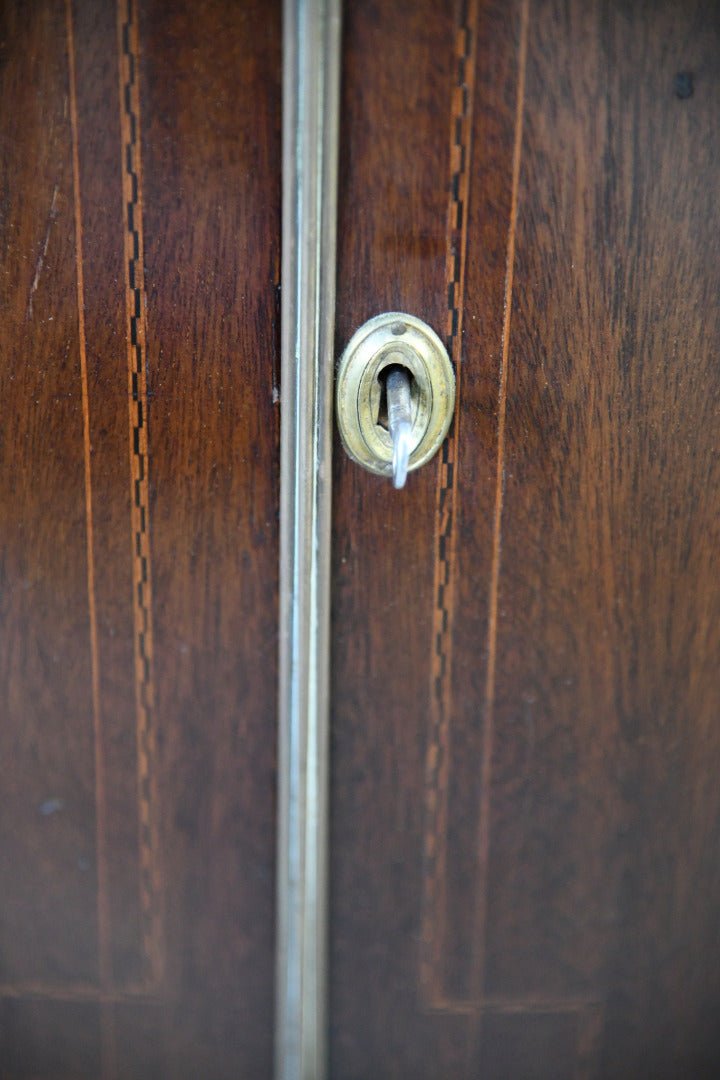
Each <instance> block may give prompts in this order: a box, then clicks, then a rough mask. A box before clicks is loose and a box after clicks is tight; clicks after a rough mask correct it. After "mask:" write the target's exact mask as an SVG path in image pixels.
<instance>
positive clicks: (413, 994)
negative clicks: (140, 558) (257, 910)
mask: <svg viewBox="0 0 720 1080" xmlns="http://www.w3.org/2000/svg"><path fill="white" fill-rule="evenodd" d="M391 9H392V10H391ZM395 18H398V19H401V18H404V19H406V20H407V26H408V27H412V32H408V33H407V35H406V38H405V41H406V42H407V41H410V42H412V44H411V45H407V44H406V48H407V49H412V54H411V55H412V61H409V60H408V62H407V64H406V65H404V67H403V73H402V76H401V77H400V79H399V80H398V82H397V83H396V84H395V85H393V86H392V87H388V85H387V84H386V82H385V73H386V72H387V71H388V70H389V69H390V66H391V62H390V60H389V58H388V55H387V54H386V52H385V50H386V49H387V50H388V52H390V51H391V50H392V43H393V42H395V41H396V40H397V38H398V35H399V33H400V30H399V27H398V24H396V23H395V21H394V20H395ZM414 18H416V15H414V14H413V13H411V12H409V11H407V10H404V9H402V5H391V6H383V7H382V9H380V8H375V7H373V8H372V12H371V13H369V12H368V10H367V6H366V5H363V4H357V5H351V6H350V11H349V16H348V25H349V29H348V30H347V34H346V90H345V94H346V97H345V102H346V104H345V115H346V117H347V120H346V123H347V124H349V123H350V122H351V120H352V122H353V123H354V124H355V125H356V126H357V124H358V121H357V114H358V113H360V125H359V126H360V131H361V134H362V135H363V136H364V132H365V130H366V129H367V128H370V129H371V130H372V131H373V133H374V138H370V137H363V138H362V139H361V141H360V142H359V143H358V142H357V141H356V140H353V143H352V150H351V151H350V152H349V154H348V156H347V157H346V158H345V171H344V174H343V187H342V203H341V206H342V209H341V229H340V235H341V238H342V239H341V253H340V263H339V265H340V278H339V282H338V303H339V311H338V328H339V335H340V338H341V340H340V341H339V345H340V346H341V345H343V344H344V342H345V340H346V338H347V336H349V334H350V332H352V330H353V329H354V328H355V326H356V325H357V324H358V323H359V322H361V321H362V319H364V318H365V317H367V315H370V314H375V313H376V312H377V311H380V310H383V308H384V307H385V308H387V307H389V306H393V305H395V304H398V303H401V302H402V303H407V304H408V305H410V306H408V308H407V310H409V311H411V312H413V313H414V314H420V315H422V316H424V317H425V318H427V319H428V320H429V321H430V322H431V323H432V324H433V325H434V326H435V327H436V329H438V330H439V331H441V332H442V331H443V329H444V325H445V322H444V312H443V310H442V308H440V307H439V306H438V298H439V291H436V290H439V289H440V288H441V287H442V286H443V284H444V282H443V280H442V275H441V266H440V253H439V250H438V249H439V246H440V244H441V242H442V241H443V240H444V238H445V236H446V229H445V221H444V220H443V217H444V206H443V203H442V202H441V201H440V199H439V198H438V201H437V203H436V204H435V210H434V212H433V213H431V212H430V208H429V206H428V201H429V198H430V195H431V193H432V194H434V195H438V193H439V189H442V190H443V192H444V194H445V205H447V199H448V190H450V201H451V203H452V197H453V193H452V180H453V164H452V154H453V146H454V139H455V135H454V134H453V135H451V134H450V132H449V130H448V124H447V119H448V117H449V116H452V111H453V100H452V94H453V89H454V79H455V70H454V55H456V53H457V50H456V41H455V35H456V34H457V33H458V32H464V31H463V27H467V26H468V23H469V21H470V23H472V20H473V5H472V4H462V5H459V6H458V8H457V10H456V11H455V13H454V16H453V14H452V12H450V11H447V12H445V13H443V14H438V13H434V14H432V15H429V14H428V13H427V12H426V13H425V15H424V18H423V19H422V25H421V26H420V27H416V26H415V23H414V21H413V20H414ZM433 19H437V20H438V24H439V25H436V24H435V23H434V22H433ZM473 25H474V33H475V34H476V35H477V41H476V45H475V54H476V57H477V60H476V63H477V68H476V73H475V103H474V121H473V128H472V130H473V141H472V146H471V154H472V158H471V160H472V164H471V177H470V190H469V197H468V206H467V213H468V215H469V218H468V235H467V249H466V252H465V290H464V296H463V298H462V311H461V319H462V327H461V331H462V339H463V347H462V353H461V356H460V365H461V371H460V385H461V388H460V395H459V403H458V413H457V421H456V431H455V433H454V437H455V440H456V454H457V457H456V461H457V471H456V475H455V476H454V478H453V483H454V507H455V516H454V520H453V522H452V529H453V531H454V554H453V556H452V559H451V562H450V565H449V566H448V568H447V571H444V574H445V576H446V577H447V584H449V585H450V587H451V589H452V596H453V602H452V604H451V605H447V602H446V600H445V599H444V603H445V609H446V610H445V611H444V613H443V614H444V619H443V621H442V622H441V626H443V627H444V628H445V629H444V630H443V633H444V641H449V648H448V649H447V650H446V653H445V657H446V666H445V670H444V673H443V687H442V700H441V701H440V703H439V704H438V702H437V701H436V700H434V698H435V695H436V693H437V690H436V682H435V681H433V680H431V681H430V684H429V683H428V670H430V671H431V672H434V669H433V653H434V651H435V648H436V634H435V632H434V630H435V627H434V624H433V623H432V621H431V620H432V618H433V601H434V600H435V601H436V600H437V594H436V596H435V597H433V595H432V593H431V592H430V583H431V581H432V575H433V568H432V564H433V561H435V563H436V565H437V560H439V559H441V560H443V561H444V562H446V563H447V561H448V560H447V556H446V550H447V543H446V542H445V541H444V540H443V541H442V542H436V543H435V546H433V532H434V531H437V530H443V529H444V528H445V526H444V525H443V522H442V520H441V519H440V518H439V517H436V519H435V521H431V517H432V509H433V508H432V496H431V491H430V490H429V488H430V480H429V478H428V479H427V480H426V478H425V477H420V476H416V477H415V476H411V478H410V482H409V484H408V488H407V490H406V491H405V492H403V493H402V495H400V496H398V495H397V494H396V493H394V492H391V491H383V490H381V489H380V487H379V485H378V484H377V483H376V482H374V481H373V479H372V478H371V477H365V476H362V475H359V474H358V472H357V471H354V470H351V468H350V466H348V465H347V463H346V462H344V461H343V460H342V459H340V461H339V462H338V464H337V469H336V490H335V498H336V507H337V512H336V531H337V544H336V562H335V568H334V576H335V629H334V633H335V667H334V671H335V675H334V702H335V712H334V720H333V722H334V744H333V747H334V761H333V766H334V772H333V784H334V804H333V805H334V824H333V829H334V831H333V838H334V849H333V850H334V862H333V883H334V889H335V892H334V900H333V909H332V910H333V925H332V934H333V946H334V952H333V956H334V959H335V966H334V970H333V1002H334V1003H335V1014H334V1020H335V1024H334V1027H333V1034H332V1062H333V1068H334V1075H338V1076H339V1075H342V1076H352V1077H358V1078H359V1077H363V1076H368V1075H373V1076H386V1077H390V1076H398V1075H413V1076H427V1077H428V1078H430V1077H437V1076H442V1075H453V1076H458V1075H462V1076H467V1077H475V1076H482V1077H490V1078H494V1077H528V1076H533V1077H559V1076H563V1077H565V1076H567V1077H586V1076H587V1077H589V1076H603V1077H605V1076H607V1077H628V1078H630V1077H644V1076H648V1077H650V1076H653V1077H655V1076H668V1077H669V1076H678V1075H693V1076H708V1077H710V1076H714V1075H716V1074H717V1070H718V1063H719V1062H720V1039H719V1038H718V1035H717V1031H716V1026H717V1025H716V1024H715V1022H714V1020H713V1017H714V1016H716V1014H717V1007H718V1002H719V1000H720V982H719V981H718V976H717V971H718V954H717V950H718V944H717V943H718V940H720V939H719V937H718V916H717V912H718V896H719V893H720V881H719V880H718V871H717V867H718V865H719V862H718V855H719V854H720V853H719V851H718V845H719V842H720V834H719V833H718V809H719V807H718V805H717V799H716V796H715V793H714V789H715V785H714V781H713V777H714V775H715V773H716V770H717V765H718V758H719V754H720V747H719V746H718V741H717V736H716V732H715V727H716V725H715V724H714V720H715V718H716V716H717V712H718V694H719V693H720V676H719V675H718V671H717V655H718V642H717V640H716V638H717V634H716V631H715V625H716V623H717V610H716V609H717V605H718V602H719V601H720V594H719V593H718V588H717V585H716V573H715V570H714V563H715V547H716V543H715V538H716V532H717V525H716V522H717V519H718V507H717V506H716V505H715V503H716V499H715V495H714V490H715V486H716V485H715V483H714V473H715V470H716V468H717V464H716V462H717V457H716V451H715V446H716V442H717V440H716V431H715V427H716V415H715V414H716V409H717V405H716V398H717V386H716V382H717V378H716V373H715V368H716V365H715V354H716V352H717V348H718V325H717V319H716V316H715V313H714V309H713V305H712V300H711V297H712V295H713V293H714V291H715V290H716V288H717V281H716V279H717V274H718V265H719V264H718V260H717V255H716V251H717V239H718V235H719V229H718V226H719V224H720V222H718V217H717V211H716V208H715V205H714V201H715V200H714V191H715V187H716V179H715V177H716V173H717V165H718V154H720V142H719V141H718V139H717V136H716V132H715V128H716V125H715V123H714V120H713V115H714V112H715V110H716V103H717V85H716V84H717V74H716V72H717V69H718V67H717V60H718V56H719V55H720V39H719V38H718V20H717V14H716V12H715V9H714V7H713V6H712V5H710V4H707V3H706V4H704V5H703V4H693V5H689V6H688V5H680V4H676V3H672V2H667V3H663V4H659V5H644V4H635V5H626V4H621V3H614V2H604V3H601V2H598V3H585V2H583V0H576V2H571V3H551V2H543V0H530V2H529V3H524V2H523V0H519V2H518V3H516V4H511V5H498V6H494V5H493V4H490V3H486V4H480V5H479V9H478V11H477V15H476V18H475V21H474V24H473ZM426 34H427V37H426V36H425V35H426ZM428 38H431V39H432V46H430V45H429V44H428V43H427V42H428ZM395 70H396V69H395V68H393V72H395ZM410 79H412V82H410V83H409V85H408V84H407V83H406V82H405V81H404V80H408V81H409V80H410ZM465 82H466V84H468V83H470V82H471V80H470V79H469V78H467V77H466V79H465ZM418 87H421V88H422V91H419V90H418V89H417V88H418ZM688 88H691V89H692V94H688ZM423 92H424V93H425V94H426V95H427V97H423V96H422V94H423ZM370 111H373V112H374V114H375V116H376V118H377V119H376V123H375V124H371V123H370V121H369V120H368V119H367V113H368V112H370ZM441 114H444V121H445V122H444V124H443V117H442V116H441ZM420 125H424V127H425V128H426V129H428V132H427V133H426V135H425V143H424V151H423V152H422V153H417V151H416V150H415V147H416V139H417V129H418V127H419V126H420ZM443 128H445V130H443ZM397 131H402V132H403V137H402V139H401V140H400V145H399V147H398V149H397V150H396V152H395V155H393V154H392V153H391V143H392V142H393V141H394V137H393V133H396V132H397ZM412 151H414V152H415V153H416V154H417V156H416V158H415V160H414V164H413V166H412V168H411V167H410V166H409V165H408V164H407V159H408V154H409V153H410V152H412ZM400 161H403V162H405V167H404V168H405V170H407V171H403V173H402V176H401V177H400V178H397V174H396V172H395V171H394V170H396V169H397V168H399V167H400V166H399V164H398V162H400ZM410 178H411V180H412V183H413V184H416V185H417V188H418V190H415V189H413V188H412V187H411V188H408V187H407V184H408V183H409V179H410ZM383 180H385V182H386V183H387V184H388V185H389V186H390V191H389V192H388V193H385V194H384V196H383V197H382V198H381V196H380V194H379V191H380V185H381V184H382V182H383ZM362 192H365V194H366V198H365V199H364V200H363V198H362V194H361V193H362ZM401 199H402V203H403V205H401V206H398V203H399V202H400V201H401ZM413 215H415V216H416V217H417V218H418V219H422V222H423V230H422V232H421V233H418V232H416V233H415V234H413V236H412V237H411V238H410V239H409V240H408V241H407V246H406V248H405V249H404V250H402V251H398V248H399V244H397V243H396V244H394V245H393V246H392V247H390V246H389V245H387V244H385V245H383V244H382V243H381V242H380V239H381V237H383V236H384V235H385V234H386V233H388V232H390V233H391V234H392V233H393V232H395V231H396V232H397V234H399V233H400V230H401V225H400V223H402V222H404V221H406V220H407V219H408V218H409V217H411V216H413ZM426 229H427V233H431V234H432V235H430V236H428V235H427V233H426V231H425V230H426ZM419 235H421V236H422V237H423V240H424V241H425V243H426V244H427V248H428V254H427V255H426V260H427V261H426V263H425V265H423V267H422V269H420V270H418V269H416V260H417V254H416V252H417V243H418V236H419ZM449 242H450V244H451V245H452V244H454V243H456V238H453V237H450V240H449ZM451 254H453V255H454V254H455V252H454V251H453V252H451ZM431 255H432V256H434V257H435V258H436V259H437V261H436V262H435V263H431V261H430V256H431ZM431 266H433V267H434V275H435V276H434V278H432V279H431V280H430V282H429V284H430V289H429V290H428V285H427V284H425V282H426V281H428V269H429V268H430V267H431ZM344 274H345V275H348V276H347V277H344ZM360 274H362V276H363V283H364V289H363V288H361V283H360V280H359V278H360ZM435 469H437V473H436V475H437V476H438V478H439V482H440V485H441V486H442V483H443V479H442V477H443V469H444V465H443V463H442V461H441V462H439V463H438V464H436V466H435ZM432 470H433V467H432V466H431V467H429V471H430V472H432ZM436 578H437V571H436ZM443 581H445V577H443ZM446 595H447V589H446V590H445V591H444V594H443V597H444V598H445V597H446ZM448 622H449V623H450V624H451V630H450V632H449V633H448V632H447V629H446V627H447V624H448ZM448 668H449V671H450V674H449V675H448V674H447V670H448ZM446 684H447V685H446ZM423 752H425V755H426V759H427V762H428V763H429V765H431V766H432V768H428V769H426V771H425V774H423V768H422V761H423ZM438 762H439V764H438ZM438 805H440V810H438V809H437V807H438ZM428 830H431V835H428ZM429 857H430V858H429ZM428 905H429V907H428ZM428 939H429V940H428Z"/></svg>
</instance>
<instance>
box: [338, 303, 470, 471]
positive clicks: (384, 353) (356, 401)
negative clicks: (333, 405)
mask: <svg viewBox="0 0 720 1080" xmlns="http://www.w3.org/2000/svg"><path fill="white" fill-rule="evenodd" d="M396 366H399V367H403V368H406V369H407V370H408V372H409V373H410V398H411V416H412V432H411V443H412V446H411V450H410V460H409V464H408V471H410V470H412V469H418V468H419V467H420V466H421V465H424V464H425V462H426V461H429V460H430V458H431V457H432V456H433V454H435V453H436V452H437V450H438V449H439V447H440V445H441V443H442V441H443V439H444V438H445V435H446V434H447V430H448V428H449V427H450V421H451V419H452V414H453V409H454V407H455V373H454V372H453V368H452V364H451V363H450V359H449V357H448V354H447V352H446V350H445V346H444V345H443V343H442V341H441V340H440V338H439V337H438V336H437V334H436V333H435V331H434V330H432V329H431V328H430V327H429V326H428V325H427V323H424V322H423V321H422V319H418V318H416V317H415V316H414V315H403V314H402V313H401V312H398V311H390V312H387V313H386V314H385V315H376V316H375V318H374V319H369V320H368V322H366V323H365V324H364V325H363V326H361V327H360V329H359V330H357V331H356V332H355V333H354V334H353V336H352V338H351V339H350V341H349V343H348V346H347V348H346V349H345V352H344V353H343V354H342V357H341V358H340V363H339V365H338V372H337V394H336V400H337V418H338V427H339V428H340V435H341V437H342V441H343V445H344V447H345V449H346V451H347V453H348V455H349V456H350V457H351V458H352V459H353V461H355V462H357V464H358V465H362V466H363V468H365V469H369V470H370V472H373V473H377V474H378V475H380V476H392V457H393V444H392V439H391V438H390V433H389V431H388V430H387V427H386V426H385V424H384V423H383V422H381V421H382V408H381V406H382V402H383V393H384V391H383V373H384V372H385V369H386V368H390V367H396Z"/></svg>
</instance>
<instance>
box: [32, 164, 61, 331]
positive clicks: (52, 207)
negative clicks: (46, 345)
mask: <svg viewBox="0 0 720 1080" xmlns="http://www.w3.org/2000/svg"><path fill="white" fill-rule="evenodd" d="M59 190H60V185H59V184H56V185H55V187H54V189H53V193H52V200H51V202H50V210H49V211H48V218H47V225H46V226H45V239H44V240H43V246H42V251H41V252H40V255H39V256H38V261H37V264H36V266H35V277H34V278H33V281H32V285H31V286H30V297H29V299H28V306H27V313H26V315H25V320H26V322H27V321H29V320H30V319H31V318H32V313H33V296H34V295H35V293H36V292H37V289H38V285H39V284H40V275H41V273H42V269H43V266H44V264H45V256H46V255H47V249H48V245H49V243H50V230H51V229H52V224H53V221H54V220H55V214H56V210H55V204H56V203H57V195H58V191H59Z"/></svg>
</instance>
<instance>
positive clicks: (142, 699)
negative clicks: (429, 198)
mask: <svg viewBox="0 0 720 1080" xmlns="http://www.w3.org/2000/svg"><path fill="white" fill-rule="evenodd" d="M118 44H119V59H120V121H121V135H122V184H123V215H124V223H125V268H126V274H127V277H126V290H125V291H126V299H127V342H128V403H129V428H130V475H131V500H130V503H131V529H132V559H133V607H134V620H135V687H136V709H137V712H136V716H137V768H138V818H139V854H140V910H141V919H142V941H143V952H144V955H145V960H146V963H147V966H148V972H147V973H148V975H149V977H150V979H151V981H152V982H153V983H157V982H158V981H159V979H160V977H161V971H162V927H161V913H160V896H161V891H160V870H159V844H158V824H157V778H156V774H155V731H154V726H153V724H154V716H153V713H154V687H153V632H152V582H151V573H150V529H149V489H148V415H147V378H146V363H147V357H146V338H147V318H146V305H145V300H146V298H145V287H144V251H143V216H142V167H141V156H140V93H139V85H138V57H139V50H138V25H137V7H136V4H135V2H134V0H119V2H118Z"/></svg>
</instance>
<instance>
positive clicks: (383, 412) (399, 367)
mask: <svg viewBox="0 0 720 1080" xmlns="http://www.w3.org/2000/svg"><path fill="white" fill-rule="evenodd" d="M393 371H402V372H403V374H404V375H407V377H408V379H409V381H410V393H411V395H412V391H413V374H412V371H411V370H410V368H406V367H405V365H404V364H388V366H387V367H384V368H383V369H382V371H381V372H380V374H379V375H378V377H377V378H378V382H379V383H380V401H379V402H378V414H377V417H376V418H375V423H376V424H377V426H378V427H381V428H382V429H383V430H384V431H389V430H390V421H389V418H388V400H387V381H388V376H389V375H390V373H391V372H393Z"/></svg>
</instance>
